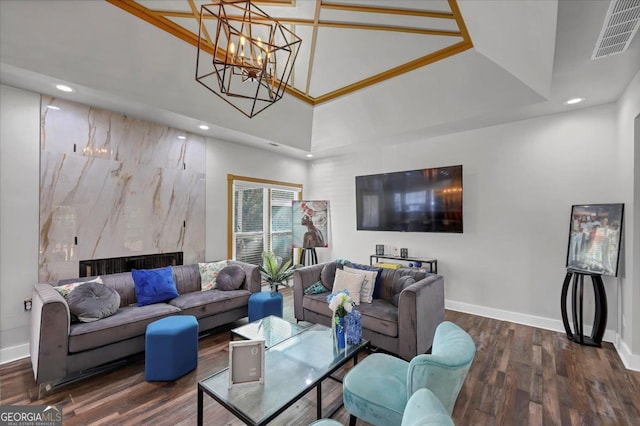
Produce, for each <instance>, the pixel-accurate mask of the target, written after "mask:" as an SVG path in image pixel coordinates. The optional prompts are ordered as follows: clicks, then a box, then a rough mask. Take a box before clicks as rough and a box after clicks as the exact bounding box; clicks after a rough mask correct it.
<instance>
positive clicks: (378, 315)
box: [302, 294, 398, 337]
mask: <svg viewBox="0 0 640 426" xmlns="http://www.w3.org/2000/svg"><path fill="white" fill-rule="evenodd" d="M302 307H303V309H306V310H309V311H312V312H314V313H316V314H319V315H323V316H326V317H328V318H330V317H331V314H332V313H331V309H329V304H328V303H327V296H326V295H325V294H311V295H305V296H304V297H303V298H302ZM356 309H357V310H358V312H360V314H361V315H362V317H361V321H362V328H363V329H367V330H371V331H374V332H376V333H380V334H384V335H386V336H389V337H397V336H398V308H396V307H395V306H393V305H392V304H391V303H390V302H388V301H386V300H383V299H374V300H373V301H372V302H371V303H362V304H361V305H360V306H358V307H357V308H356Z"/></svg>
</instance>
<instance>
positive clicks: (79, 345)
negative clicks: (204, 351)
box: [30, 261, 260, 392]
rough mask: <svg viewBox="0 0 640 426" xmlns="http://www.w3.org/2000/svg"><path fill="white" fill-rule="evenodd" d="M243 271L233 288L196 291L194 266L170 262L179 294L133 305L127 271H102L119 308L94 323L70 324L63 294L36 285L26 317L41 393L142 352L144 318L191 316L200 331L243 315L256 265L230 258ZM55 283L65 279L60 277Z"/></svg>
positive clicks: (255, 282)
mask: <svg viewBox="0 0 640 426" xmlns="http://www.w3.org/2000/svg"><path fill="white" fill-rule="evenodd" d="M229 264H237V265H239V266H241V267H242V268H243V270H244V271H245V275H246V277H245V279H244V282H243V283H242V285H241V287H240V288H239V289H237V290H230V291H222V290H218V289H214V290H208V291H201V289H200V281H201V280H200V270H199V268H198V265H197V264H195V265H181V266H174V267H172V270H173V276H174V280H175V283H176V289H177V290H178V293H179V294H180V296H178V297H176V298H175V299H172V300H169V301H167V302H166V303H155V304H152V305H147V306H137V301H136V292H135V286H134V282H133V278H132V275H131V273H130V272H126V273H119V274H109V275H102V276H101V278H102V281H103V283H104V285H106V286H109V287H112V288H114V289H115V290H116V291H117V292H118V294H119V295H120V309H118V311H117V312H116V313H115V314H114V315H112V316H109V317H107V318H103V319H100V320H98V321H95V322H80V323H72V322H71V316H70V313H69V306H68V304H67V302H66V299H65V298H64V297H62V296H61V295H60V293H59V292H58V291H57V290H55V288H54V287H53V285H51V284H36V285H35V287H34V289H33V304H32V316H31V349H30V351H31V364H32V367H33V374H34V377H35V380H36V383H37V384H38V385H40V392H42V390H43V386H44V387H45V389H50V388H51V385H55V384H58V383H61V382H65V381H67V380H68V379H70V378H74V377H76V376H81V375H82V374H83V373H84V372H86V371H87V370H90V369H93V368H94V367H98V366H102V365H103V364H107V363H110V362H112V361H116V360H119V359H121V358H125V357H128V356H130V355H133V354H136V353H139V352H143V351H144V347H145V346H144V345H145V332H146V327H147V325H148V324H149V323H151V322H153V321H155V320H158V319H160V318H164V317H167V316H171V315H194V316H195V317H196V318H197V319H198V323H199V331H200V332H203V331H206V330H209V329H212V328H215V327H218V326H221V325H223V324H227V323H229V322H232V321H235V320H238V319H240V318H244V317H246V316H247V315H248V304H249V302H248V301H249V296H250V295H251V293H254V292H258V291H260V274H259V272H258V267H257V266H255V265H250V264H248V263H242V262H237V261H229ZM66 281H67V282H68V281H69V280H66ZM58 284H65V282H63V281H61V282H59V283H58Z"/></svg>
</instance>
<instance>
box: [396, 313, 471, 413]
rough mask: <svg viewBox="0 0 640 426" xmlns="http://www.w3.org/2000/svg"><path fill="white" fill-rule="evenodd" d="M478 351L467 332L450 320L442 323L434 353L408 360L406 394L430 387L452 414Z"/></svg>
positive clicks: (437, 332)
mask: <svg viewBox="0 0 640 426" xmlns="http://www.w3.org/2000/svg"><path fill="white" fill-rule="evenodd" d="M475 354H476V345H475V343H474V342H473V339H472V338H471V336H469V335H468V334H467V332H466V331H464V330H463V329H461V328H460V327H458V326H457V325H455V324H454V323H452V322H449V321H444V322H442V323H440V324H439V325H438V327H437V328H436V333H435V336H434V338H433V347H432V350H431V354H427V355H418V356H415V357H414V358H413V359H412V360H411V362H410V363H409V371H408V373H407V396H409V397H410V396H411V395H413V393H414V392H416V391H417V390H418V389H421V388H428V389H429V390H431V392H433V394H434V395H435V396H437V397H438V399H439V400H440V402H442V405H443V406H444V407H445V408H446V409H447V411H448V412H449V414H451V413H452V412H453V406H454V405H455V403H456V399H457V398H458V394H459V393H460V389H461V388H462V384H463V383H464V380H465V378H466V377H467V373H468V372H469V368H471V363H472V362H473V358H474V357H475Z"/></svg>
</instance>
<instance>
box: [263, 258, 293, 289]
mask: <svg viewBox="0 0 640 426" xmlns="http://www.w3.org/2000/svg"><path fill="white" fill-rule="evenodd" d="M258 269H259V271H260V275H261V276H262V279H263V280H264V281H266V282H268V283H269V288H270V289H271V293H272V294H273V293H277V292H278V287H279V286H283V287H289V279H291V277H292V276H293V270H294V269H295V267H294V266H293V265H292V264H291V260H287V261H286V262H284V263H280V264H279V262H278V258H277V257H276V255H275V254H273V252H271V251H265V252H262V265H260V266H258Z"/></svg>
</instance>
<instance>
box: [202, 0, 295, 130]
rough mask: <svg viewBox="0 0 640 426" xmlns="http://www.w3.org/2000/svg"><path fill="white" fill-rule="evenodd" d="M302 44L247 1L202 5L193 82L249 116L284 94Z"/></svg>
mask: <svg viewBox="0 0 640 426" xmlns="http://www.w3.org/2000/svg"><path fill="white" fill-rule="evenodd" d="M301 43H302V40H301V39H300V37H298V36H297V35H296V34H294V33H293V32H291V31H290V30H289V29H287V28H286V27H284V26H283V25H281V24H280V23H279V22H278V21H276V20H275V19H273V18H271V17H270V16H269V15H267V14H266V13H265V12H263V11H262V10H261V9H260V8H258V7H257V6H256V5H254V4H253V3H251V1H249V0H218V1H217V2H215V3H213V4H206V5H202V6H201V8H200V31H199V34H198V57H197V59H196V80H197V81H198V82H199V83H200V84H202V85H204V86H205V87H206V88H207V89H209V90H211V91H212V92H213V93H215V94H216V95H217V96H219V97H220V98H222V99H223V100H224V101H226V102H227V103H229V104H230V105H231V106H233V107H234V108H236V109H237V110H239V111H240V112H242V113H243V114H244V115H246V116H247V117H249V118H252V117H254V116H255V115H256V114H258V113H259V112H261V111H264V109H265V108H267V107H269V106H271V105H272V104H274V103H275V102H277V101H278V100H280V99H281V98H282V96H283V95H284V92H285V87H286V85H287V83H288V82H289V78H290V77H291V73H292V71H293V66H294V63H295V60H296V58H297V56H298V51H299V50H300V45H301Z"/></svg>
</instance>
